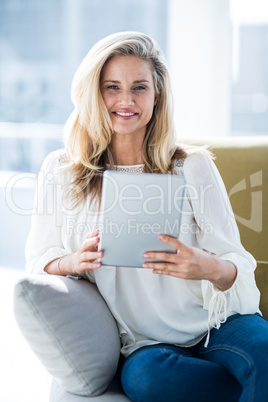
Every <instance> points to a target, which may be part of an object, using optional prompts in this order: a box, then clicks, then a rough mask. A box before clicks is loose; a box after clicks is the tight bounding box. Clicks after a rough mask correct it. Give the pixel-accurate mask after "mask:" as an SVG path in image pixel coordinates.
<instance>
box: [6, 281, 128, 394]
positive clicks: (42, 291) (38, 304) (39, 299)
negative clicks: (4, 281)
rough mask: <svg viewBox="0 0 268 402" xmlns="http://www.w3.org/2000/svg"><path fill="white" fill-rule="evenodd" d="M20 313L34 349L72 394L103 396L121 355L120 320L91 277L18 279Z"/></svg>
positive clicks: (16, 311) (17, 310) (16, 309)
mask: <svg viewBox="0 0 268 402" xmlns="http://www.w3.org/2000/svg"><path fill="white" fill-rule="evenodd" d="M14 314H15V317H16V320H17V323H18V325H19V327H20V329H21V332H22V334H23V335H24V337H25V338H26V340H27V341H28V343H29V345H30V347H31V348H32V350H33V351H34V353H35V354H36V355H37V356H38V358H39V359H40V361H41V362H42V363H43V365H44V366H45V367H46V369H47V370H48V372H49V373H50V374H51V375H52V376H53V377H55V378H56V380H57V381H58V383H59V384H60V385H61V386H62V387H63V388H64V389H65V390H66V391H68V392H71V393H74V394H78V395H84V396H96V395H100V394H102V393H103V392H105V390H106V389H107V387H108V385H109V383H110V382H111V380H112V378H113V377H114V375H115V373H116V369H117V364H118V360H119V356H120V339H119V334H118V329H117V325H116V322H115V320H114V318H113V316H112V314H111V312H110V310H109V308H108V307H107V305H106V303H105V301H104V300H103V298H102V297H101V295H100V293H99V291H98V290H97V288H96V286H95V285H94V284H92V283H90V282H88V281H86V280H81V279H76V278H71V277H62V276H55V275H33V276H29V277H26V278H24V279H22V280H20V281H19V282H18V284H17V285H16V287H15V291H14Z"/></svg>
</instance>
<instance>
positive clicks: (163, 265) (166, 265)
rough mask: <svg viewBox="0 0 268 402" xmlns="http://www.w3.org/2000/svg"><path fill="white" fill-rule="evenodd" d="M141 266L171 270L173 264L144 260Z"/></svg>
mask: <svg viewBox="0 0 268 402" xmlns="http://www.w3.org/2000/svg"><path fill="white" fill-rule="evenodd" d="M142 266H143V268H150V269H154V270H159V271H167V272H169V271H173V270H174V264H170V263H167V262H144V263H143V264H142Z"/></svg>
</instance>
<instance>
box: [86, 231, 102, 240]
mask: <svg viewBox="0 0 268 402" xmlns="http://www.w3.org/2000/svg"><path fill="white" fill-rule="evenodd" d="M98 234H99V229H96V230H94V232H92V233H88V234H87V237H86V239H89V238H90V237H93V236H97V235H98Z"/></svg>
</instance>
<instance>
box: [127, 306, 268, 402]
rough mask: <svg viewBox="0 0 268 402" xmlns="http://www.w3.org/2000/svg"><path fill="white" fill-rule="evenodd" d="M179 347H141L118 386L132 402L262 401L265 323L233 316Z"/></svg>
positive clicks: (267, 360) (267, 370)
mask: <svg viewBox="0 0 268 402" xmlns="http://www.w3.org/2000/svg"><path fill="white" fill-rule="evenodd" d="M204 343H205V339H203V340H202V341H201V342H199V343H198V344H197V345H195V346H192V347H189V348H186V347H185V348H184V347H178V346H175V345H170V344H163V343H161V344H156V345H150V346H145V347H142V348H140V349H138V350H136V351H135V352H133V353H132V354H131V355H130V356H129V357H127V359H126V360H125V362H124V364H123V367H122V371H121V384H122V387H123V390H124V391H125V393H126V394H127V396H128V397H129V398H130V399H131V401H133V402H142V401H143V402H164V401H168V402H173V401H176V402H179V401H183V402H188V401H189V402H227V401H228V402H238V401H240V402H267V401H268V322H267V321H266V320H265V319H264V318H263V317H261V316H260V315H259V314H254V315H240V314H236V315H233V316H231V317H229V318H228V320H227V321H226V322H225V323H224V324H222V325H221V327H220V329H218V330H217V329H213V330H212V331H211V335H210V341H209V344H208V347H207V348H205V347H204Z"/></svg>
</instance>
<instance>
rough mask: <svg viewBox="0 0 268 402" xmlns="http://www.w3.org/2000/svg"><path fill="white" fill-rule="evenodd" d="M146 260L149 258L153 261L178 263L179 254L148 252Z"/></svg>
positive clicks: (145, 255)
mask: <svg viewBox="0 0 268 402" xmlns="http://www.w3.org/2000/svg"><path fill="white" fill-rule="evenodd" d="M143 257H144V258H146V259H147V258H149V259H152V260H158V261H168V262H173V263H175V262H177V261H178V254H175V253H164V252H161V251H147V252H146V253H145V254H144V255H143Z"/></svg>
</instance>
